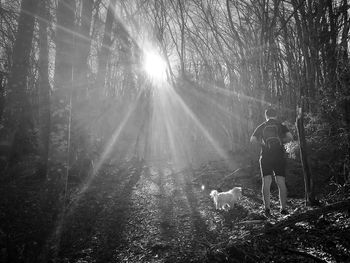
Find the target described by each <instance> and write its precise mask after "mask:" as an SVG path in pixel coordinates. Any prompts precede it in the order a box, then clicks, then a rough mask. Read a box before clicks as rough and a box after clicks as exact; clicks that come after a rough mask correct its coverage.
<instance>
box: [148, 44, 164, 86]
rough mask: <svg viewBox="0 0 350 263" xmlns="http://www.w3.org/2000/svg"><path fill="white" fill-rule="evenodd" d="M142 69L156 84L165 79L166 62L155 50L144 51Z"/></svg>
mask: <svg viewBox="0 0 350 263" xmlns="http://www.w3.org/2000/svg"><path fill="white" fill-rule="evenodd" d="M143 69H144V70H145V72H146V74H147V76H148V77H149V78H150V79H151V81H153V82H155V83H156V84H161V83H162V82H164V81H166V76H167V75H166V71H167V64H166V62H165V60H164V59H163V58H162V56H161V55H160V54H159V53H157V52H156V51H154V50H150V51H145V53H144V61H143Z"/></svg>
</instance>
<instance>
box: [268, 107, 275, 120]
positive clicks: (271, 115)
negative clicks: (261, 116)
mask: <svg viewBox="0 0 350 263" xmlns="http://www.w3.org/2000/svg"><path fill="white" fill-rule="evenodd" d="M265 118H266V120H268V119H276V118H277V111H276V110H275V109H272V108H269V109H267V110H265Z"/></svg>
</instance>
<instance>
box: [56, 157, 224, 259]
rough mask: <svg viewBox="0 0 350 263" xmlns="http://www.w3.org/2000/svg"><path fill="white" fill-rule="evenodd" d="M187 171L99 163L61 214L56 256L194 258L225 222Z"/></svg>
mask: <svg viewBox="0 0 350 263" xmlns="http://www.w3.org/2000/svg"><path fill="white" fill-rule="evenodd" d="M191 176H192V175H191V173H188V172H179V173H174V172H173V171H172V169H171V167H169V166H163V167H155V166H154V167H147V166H142V165H139V166H133V165H132V164H130V165H129V166H127V165H124V166H123V167H118V168H117V167H109V168H108V169H104V173H102V174H100V175H98V176H97V177H96V178H95V179H94V180H93V181H92V182H91V185H90V187H89V188H88V190H87V191H86V192H85V193H84V194H83V196H81V198H80V199H79V201H78V202H77V204H76V205H75V208H74V209H72V210H71V211H70V212H69V214H68V216H67V218H66V220H65V224H64V227H63V233H62V238H61V245H60V252H59V258H60V260H61V261H67V260H68V261H69V262H200V260H201V258H203V256H204V255H205V253H206V250H207V249H208V247H209V245H210V244H215V243H219V242H220V241H222V240H225V239H226V238H228V232H229V231H225V228H227V227H230V226H229V225H226V224H225V218H223V217H222V215H223V214H219V213H217V212H216V211H215V210H214V208H213V205H212V202H211V200H210V198H209V195H208V192H207V191H202V190H201V189H200V187H199V186H196V185H194V184H193V183H192V177H191ZM226 217H227V215H226ZM226 219H227V218H226ZM228 221H229V220H227V222H228ZM218 228H220V229H218ZM218 230H219V231H218ZM225 232H227V236H226V235H225V234H220V235H219V234H218V233H225ZM226 240H227V239H226Z"/></svg>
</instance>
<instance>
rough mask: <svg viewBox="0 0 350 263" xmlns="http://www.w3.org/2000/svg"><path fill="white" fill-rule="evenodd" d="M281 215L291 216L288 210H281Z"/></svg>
mask: <svg viewBox="0 0 350 263" xmlns="http://www.w3.org/2000/svg"><path fill="white" fill-rule="evenodd" d="M280 212H281V215H289V212H288V210H287V209H281V211H280Z"/></svg>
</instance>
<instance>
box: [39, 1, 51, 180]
mask: <svg viewBox="0 0 350 263" xmlns="http://www.w3.org/2000/svg"><path fill="white" fill-rule="evenodd" d="M48 5H49V3H48V1H47V0H42V1H41V2H40V4H39V13H40V20H39V133H40V143H39V145H40V147H39V150H40V156H41V165H40V168H39V176H43V177H47V168H48V159H49V141H50V125H51V124H50V122H51V115H50V109H51V102H50V83H49V46H48V35H47V34H48V32H47V29H48V19H49V10H48Z"/></svg>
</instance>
